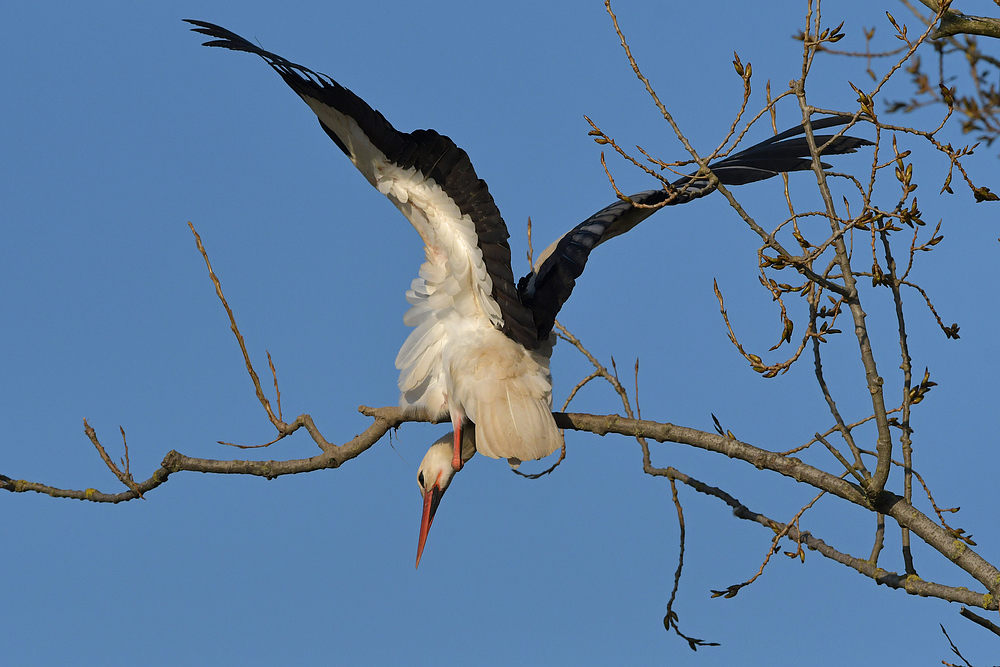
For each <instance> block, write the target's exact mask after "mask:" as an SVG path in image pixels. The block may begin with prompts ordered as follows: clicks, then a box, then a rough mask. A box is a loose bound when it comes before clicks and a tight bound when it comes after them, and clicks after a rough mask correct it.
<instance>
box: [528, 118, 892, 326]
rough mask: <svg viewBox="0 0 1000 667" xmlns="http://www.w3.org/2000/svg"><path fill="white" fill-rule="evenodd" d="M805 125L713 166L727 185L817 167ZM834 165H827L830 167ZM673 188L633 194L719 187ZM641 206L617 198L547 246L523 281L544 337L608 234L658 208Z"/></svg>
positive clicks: (683, 194)
mask: <svg viewBox="0 0 1000 667" xmlns="http://www.w3.org/2000/svg"><path fill="white" fill-rule="evenodd" d="M849 120H850V119H849V118H843V117H840V116H835V117H832V118H823V119H820V120H817V121H814V122H813V123H812V126H813V129H814V130H821V129H823V128H827V127H832V126H835V125H843V124H844V123H847V122H848V121H849ZM804 132H805V129H804V128H803V127H802V126H801V125H800V126H798V127H795V128H792V129H790V130H786V131H785V132H782V133H781V134H778V135H776V136H774V137H771V138H770V139H767V140H765V141H762V142H760V143H759V144H757V145H755V146H751V147H750V148H748V149H746V150H745V151H742V152H740V153H737V154H735V155H731V156H729V157H727V158H725V159H723V160H719V161H718V162H715V163H713V164H710V165H709V168H710V169H711V170H712V173H714V174H715V175H716V176H717V177H718V179H719V182H721V183H722V184H723V185H743V184H745V183H753V182H755V181H762V180H764V179H766V178H771V177H772V176H776V175H778V174H779V173H781V172H786V171H802V170H805V169H810V168H812V158H811V157H810V154H809V145H808V143H807V140H806V138H805V137H804V136H799V135H801V134H803V133H804ZM831 139H833V135H816V136H815V140H816V144H817V145H818V146H822V145H823V144H826V143H827V142H829V141H830V140H831ZM871 143H872V142H870V141H868V140H867V139H861V138H858V137H848V136H843V137H838V138H837V139H835V140H833V142H832V143H831V144H830V145H829V146H827V147H826V149H825V150H824V151H823V154H824V155H837V154H841V153H853V152H854V151H855V150H857V148H858V147H859V146H868V145H871ZM829 166H830V165H827V164H824V165H823V167H824V168H829ZM672 186H673V189H672V190H671V191H667V190H663V189H661V190H647V191H646V192H640V193H639V194H636V195H632V196H631V197H629V199H630V200H631V201H632V202H634V203H636V204H639V205H640V206H643V205H645V206H654V205H656V204H663V205H674V204H684V203H686V202H689V201H691V200H693V199H698V198H700V197H704V196H705V195H707V194H710V193H711V192H712V191H713V190H715V186H714V185H712V183H711V182H710V181H709V178H708V177H707V176H697V175H692V176H685V177H684V178H681V179H679V180H677V181H675V182H674V183H673V184H672ZM640 206H635V205H633V204H632V203H630V202H627V201H617V202H615V203H614V204H611V205H610V206H608V207H606V208H603V209H601V210H600V211H598V212H597V213H595V214H594V215H592V216H590V217H589V218H587V219H586V220H584V221H583V222H581V223H580V224H579V225H577V226H576V227H574V228H573V229H571V230H569V231H568V232H566V234H564V235H563V236H562V237H560V238H559V239H558V240H556V241H555V242H554V243H553V244H552V245H550V246H549V247H548V248H546V249H545V251H544V252H542V254H541V255H539V257H538V259H537V260H536V261H535V266H534V267H533V269H534V270H533V271H532V272H531V273H529V274H528V275H527V276H525V277H524V278H521V280H520V282H519V283H518V292H519V293H520V297H521V302H522V303H523V304H524V305H526V306H527V307H528V308H529V309H530V310H531V312H532V314H533V315H534V320H535V326H536V327H537V335H538V337H539V339H544V338H545V337H546V336H548V335H549V332H550V331H551V330H552V325H553V323H554V322H555V318H556V315H557V314H558V313H559V309H560V308H562V305H563V304H564V303H565V302H566V299H568V298H569V295H570V294H571V293H572V292H573V287H574V285H576V279H577V278H578V277H579V276H580V274H581V273H583V269H584V266H586V264H587V258H588V257H589V256H590V251H591V250H593V249H594V248H596V247H597V246H599V245H600V244H602V243H604V242H605V241H607V240H608V239H611V238H614V237H615V236H618V235H620V234H624V233H625V232H627V231H629V230H630V229H632V228H633V227H635V226H636V225H638V224H639V223H640V222H642V221H643V220H645V219H646V218H648V217H649V216H651V215H652V214H653V213H655V212H656V211H657V210H659V209H657V208H644V207H640Z"/></svg>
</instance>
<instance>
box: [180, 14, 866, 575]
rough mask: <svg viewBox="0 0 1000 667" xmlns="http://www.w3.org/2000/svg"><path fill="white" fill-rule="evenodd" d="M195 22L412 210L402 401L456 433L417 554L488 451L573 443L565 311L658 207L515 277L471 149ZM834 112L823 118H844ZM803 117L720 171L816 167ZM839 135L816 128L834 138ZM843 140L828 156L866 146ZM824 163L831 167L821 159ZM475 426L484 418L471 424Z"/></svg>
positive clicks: (610, 211)
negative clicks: (558, 409)
mask: <svg viewBox="0 0 1000 667" xmlns="http://www.w3.org/2000/svg"><path fill="white" fill-rule="evenodd" d="M187 22H188V23H191V24H192V25H194V26H196V27H195V28H193V29H192V30H194V31H195V32H198V33H201V34H204V35H207V36H209V37H212V38H214V39H213V40H212V41H208V42H205V43H204V45H205V46H219V47H224V48H227V49H232V50H234V51H246V52H249V53H253V54H256V55H258V56H260V57H261V58H263V59H264V61H265V62H267V64H268V65H270V66H271V68H272V69H274V71H276V72H277V73H278V74H279V75H280V76H281V78H282V79H284V81H285V83H287V84H288V85H289V87H291V89H292V90H293V91H295V92H296V93H297V94H298V95H299V96H300V97H301V98H302V100H303V101H304V102H305V103H306V104H308V105H309V108H311V109H312V110H313V112H314V113H315V114H316V116H317V117H318V118H319V122H320V126H321V127H322V128H323V130H324V131H325V132H326V133H327V135H329V137H330V138H331V139H332V140H333V142H334V143H335V144H337V146H338V147H339V148H340V149H341V150H342V151H343V152H344V153H345V154H346V155H347V157H348V158H350V160H351V162H353V163H354V166H355V167H357V168H358V170H359V171H360V172H361V173H362V175H363V176H364V177H365V178H366V179H367V180H368V182H369V183H370V184H371V185H372V186H373V187H375V188H376V189H377V190H378V191H379V192H381V193H382V194H384V195H385V196H386V197H388V198H389V200H390V201H391V202H392V203H393V204H395V205H396V207H397V208H398V209H399V210H400V211H401V212H402V213H403V215H404V216H406V218H407V219H408V220H409V221H410V223H411V224H412V225H413V227H414V228H415V229H416V230H417V233H418V234H420V237H421V238H422V239H423V241H424V250H425V254H426V258H427V261H426V262H425V263H424V264H423V265H422V266H421V267H420V273H419V277H418V278H416V279H415V280H414V281H413V284H412V286H411V288H410V290H409V291H408V292H407V293H406V298H407V301H409V302H410V304H411V308H410V309H409V311H408V312H407V313H406V315H405V316H404V319H403V321H404V322H405V323H406V324H407V325H409V326H411V327H413V328H414V330H413V331H412V332H411V333H410V335H409V337H408V338H407V339H406V342H405V343H404V344H403V347H402V349H400V351H399V355H398V356H397V357H396V367H397V368H398V369H399V370H400V375H399V389H400V392H401V397H400V405H401V406H402V407H403V408H405V409H411V410H422V411H423V412H424V413H425V414H427V415H428V416H430V417H431V418H432V419H441V418H443V417H444V416H445V415H450V417H451V423H452V426H453V432H452V433H449V434H448V435H446V436H445V437H443V438H441V439H440V440H438V441H437V442H435V444H434V445H433V446H432V447H431V448H430V450H429V451H428V452H427V455H426V456H425V457H424V460H423V462H422V463H421V464H420V469H419V474H418V482H419V484H420V489H421V493H422V494H423V496H424V511H423V518H422V521H421V529H420V541H419V545H418V551H417V564H418V565H419V563H420V556H421V553H422V552H423V547H424V541H425V539H426V537H427V531H428V530H429V529H430V525H431V522H432V521H433V518H434V513H435V511H436V509H437V505H438V502H439V501H440V499H441V496H442V495H443V494H444V491H445V489H447V488H448V484H449V483H450V481H451V478H452V476H453V475H454V473H455V472H456V471H458V470H460V469H461V468H462V465H463V464H464V462H465V461H467V460H469V459H470V458H471V457H472V456H473V455H474V454H475V453H476V452H477V451H478V452H479V453H480V454H484V455H486V456H489V457H492V458H506V459H507V460H508V462H509V463H510V464H511V465H512V466H514V467H516V466H517V465H518V464H520V462H521V461H527V460H534V459H540V458H542V457H545V456H548V455H549V454H551V453H552V452H554V451H555V450H556V449H558V448H559V447H560V445H561V443H562V438H561V435H560V433H559V429H558V428H557V427H556V424H555V420H554V419H553V417H552V412H551V409H552V380H551V375H550V372H549V357H550V356H551V354H552V346H553V344H554V342H555V337H554V336H553V335H552V326H553V323H554V321H555V317H556V315H557V314H558V312H559V309H560V308H561V307H562V304H563V303H565V301H566V299H567V298H569V295H570V293H571V292H572V290H573V287H574V285H575V284H576V278H578V277H579V276H580V274H581V273H582V272H583V268H584V266H585V264H586V262H587V258H588V256H589V254H590V251H591V250H593V249H594V248H595V247H596V246H598V245H599V244H601V243H603V242H604V241H607V240H608V239H610V238H613V237H615V236H618V235H619V234H623V233H624V232H627V231H628V230H630V229H632V228H633V227H635V226H636V225H637V224H639V223H640V222H642V221H643V220H644V219H646V218H647V217H649V216H650V215H651V214H652V213H653V212H654V211H655V210H656V209H654V208H638V207H636V206H633V205H632V204H631V203H629V202H626V201H618V202H615V203H614V204H611V205H610V206H608V207H606V208H604V209H602V210H601V211H599V212H597V213H595V214H594V215H592V216H591V217H589V218H588V219H587V220H585V221H583V222H582V223H580V224H579V225H577V226H576V227H574V228H573V229H571V230H570V231H569V232H567V233H566V234H564V235H563V236H562V237H560V238H559V239H558V240H557V241H556V242H555V243H553V244H552V245H551V246H549V247H548V248H547V249H546V250H545V251H544V252H543V253H542V254H541V255H540V256H539V257H538V259H537V261H536V262H535V265H534V267H533V268H532V271H531V273H529V274H528V275H527V276H525V277H524V278H522V279H521V280H520V281H518V282H517V283H515V282H514V274H513V270H512V269H511V261H510V246H509V245H508V244H507V238H508V236H509V235H508V233H507V226H506V224H504V221H503V218H501V217H500V211H499V210H498V209H497V206H496V204H495V203H494V201H493V197H492V195H490V192H489V189H488V187H487V185H486V183H485V182H484V181H482V180H480V179H479V177H478V176H476V172H475V170H474V169H473V167H472V163H471V162H470V161H469V156H468V155H467V154H466V153H465V151H463V150H462V149H461V148H459V147H458V146H456V145H455V143H454V142H453V141H452V140H451V139H449V138H448V137H446V136H443V135H440V134H438V133H437V132H435V131H434V130H416V131H414V132H411V133H403V132H399V131H398V130H396V129H395V128H394V127H393V126H392V125H390V124H389V122H388V121H387V120H386V119H385V118H384V117H383V116H382V114H381V113H379V112H378V111H376V110H375V109H372V108H371V107H370V106H369V105H368V104H366V103H365V102H364V100H362V99H361V98H359V97H358V96H357V95H355V94H354V93H352V92H351V91H350V90H348V89H347V88H345V87H343V86H341V85H340V84H339V83H337V82H336V81H334V80H333V79H331V78H330V77H328V76H326V75H324V74H318V73H316V72H314V71H312V70H310V69H308V68H306V67H303V66H302V65H297V64H295V63H292V62H290V61H288V60H285V59H284V58H282V57H281V56H278V55H275V54H273V53H270V52H268V51H265V50H263V49H261V48H260V47H258V46H256V45H255V44H252V43H251V42H249V41H247V40H246V39H244V38H242V37H240V36H239V35H237V34H235V33H233V32H230V31H229V30H226V29H225V28H222V27H220V26H217V25H214V24H212V23H206V22H204V21H194V20H188V21H187ZM846 120H847V119H843V118H827V119H822V120H818V121H816V122H814V123H813V124H812V126H813V128H814V129H822V128H824V127H830V126H832V125H838V124H842V123H845V122H846ZM803 131H804V130H803V128H802V127H797V128H794V129H792V130H788V131H786V132H783V133H781V134H779V135H777V136H775V137H772V138H770V139H768V140H766V141H763V142H761V143H759V144H757V145H756V146H753V147H752V148H749V149H747V150H745V151H743V152H741V153H738V154H736V155H733V156H731V157H728V158H726V159H723V160H720V161H719V162H717V163H714V164H712V165H710V168H711V170H712V172H713V173H714V174H715V175H716V177H718V179H719V182H721V183H723V184H725V185H742V184H744V183H751V182H754V181H759V180H763V179H766V178H770V177H771V176H774V175H776V174H778V173H780V172H784V171H797V170H803V169H809V168H811V166H812V161H811V158H809V147H808V145H807V143H806V140H805V137H802V136H798V135H801V134H802V133H803ZM831 138H832V137H831V136H817V137H816V142H817V144H824V143H826V142H827V141H829V140H830V139H831ZM869 143H870V142H868V141H866V140H864V139H858V138H854V137H840V138H838V139H836V140H834V141H833V142H832V143H831V144H830V145H829V146H828V147H827V148H826V150H825V153H826V154H837V153H848V152H853V151H854V150H855V149H856V148H857V147H858V146H861V145H865V144H869ZM824 166H827V165H824ZM714 189H715V185H714V184H713V183H712V182H711V181H710V180H709V178H708V177H707V176H688V177H684V178H682V179H680V180H678V181H677V182H676V183H674V189H672V190H670V191H667V190H664V189H660V190H649V191H646V192H642V193H639V194H636V195H633V196H632V197H631V198H630V199H631V201H633V202H636V203H639V204H659V203H665V204H681V203H685V202H688V201H691V200H693V199H697V198H699V197H703V196H705V195H707V194H709V193H710V192H712V191H713V190H714ZM473 426H474V429H473V428H472V427H473Z"/></svg>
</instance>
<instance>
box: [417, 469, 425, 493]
mask: <svg viewBox="0 0 1000 667" xmlns="http://www.w3.org/2000/svg"><path fill="white" fill-rule="evenodd" d="M417 484H419V485H420V488H421V489H422V488H424V473H423V472H421V473H419V474H418V475H417Z"/></svg>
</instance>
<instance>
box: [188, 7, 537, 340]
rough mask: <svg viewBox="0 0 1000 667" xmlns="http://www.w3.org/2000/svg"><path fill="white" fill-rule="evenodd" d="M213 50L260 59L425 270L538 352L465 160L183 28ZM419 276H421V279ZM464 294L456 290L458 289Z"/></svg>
mask: <svg viewBox="0 0 1000 667" xmlns="http://www.w3.org/2000/svg"><path fill="white" fill-rule="evenodd" d="M187 22H188V23H190V24H192V25H194V26H196V27H195V28H192V30H194V31H195V32H198V33H201V34H203V35H207V36H209V37H212V38H214V39H213V40H211V41H208V42H205V46H219V47H223V48H226V49H230V50H233V51H246V52H247V53H253V54H255V55H258V56H260V57H261V58H263V59H264V61H265V62H267V64H268V65H270V66H271V68H272V69H274V71H275V72H277V73H278V74H279V75H280V76H281V78H282V79H284V81H285V83H287V84H288V86H289V87H290V88H291V89H292V90H293V91H295V92H296V93H297V94H298V95H299V97H301V98H302V99H303V100H304V101H305V103H306V104H308V105H309V107H310V108H311V109H312V110H313V112H314V113H315V114H316V116H317V117H318V118H319V122H320V125H321V126H322V128H323V130H324V131H325V132H326V133H327V134H328V135H329V136H330V138H331V139H332V140H333V141H334V143H335V144H337V146H338V147H340V150H342V151H343V152H344V154H346V155H347V157H348V158H350V160H351V162H353V163H354V166H356V167H357V168H358V170H359V171H360V172H361V173H362V175H364V177H365V178H366V179H367V180H368V182H369V183H371V184H372V186H374V187H375V188H376V189H378V191H379V192H381V193H382V194H384V195H385V196H386V197H388V198H389V199H390V200H391V201H392V202H393V204H395V205H396V207H397V208H399V210H400V211H401V212H402V213H403V215H405V216H406V217H407V219H409V221H410V222H411V223H412V224H413V226H414V227H415V228H416V230H417V231H418V232H419V233H420V236H421V237H422V238H423V240H424V243H425V245H426V246H427V257H428V262H429V263H431V264H433V265H435V266H438V267H442V268H443V267H445V266H448V267H450V269H449V270H450V272H451V273H452V274H453V275H459V276H462V277H463V280H464V277H466V276H468V277H469V278H470V279H471V285H472V287H471V289H473V291H474V292H475V294H474V296H475V300H476V302H477V304H478V306H479V308H480V310H481V311H482V312H483V313H485V314H486V315H487V316H488V317H489V318H490V320H491V321H492V322H493V324H494V325H495V326H496V327H497V328H499V329H500V330H501V331H503V332H504V333H505V334H506V335H507V336H508V337H509V338H511V339H513V340H515V341H517V342H519V343H521V344H522V345H524V346H525V347H527V348H529V349H532V348H535V347H537V346H538V339H537V337H536V336H535V332H534V323H533V320H532V315H531V312H530V311H529V310H528V309H527V308H525V307H524V306H523V305H522V304H521V301H520V299H519V298H518V294H517V290H516V287H515V283H514V274H513V272H512V271H511V267H510V246H509V245H508V244H507V238H508V233H507V226H506V225H505V224H504V221H503V218H502V217H501V216H500V211H499V210H498V209H497V206H496V203H495V202H494V201H493V196H492V195H491V194H490V191H489V188H488V187H487V185H486V183H485V182H484V181H483V180H481V179H480V178H479V177H478V176H477V175H476V171H475V169H473V167H472V162H470V161H469V156H468V155H467V154H466V152H465V151H463V150H462V149H461V148H459V147H458V146H456V145H455V143H454V142H453V141H452V140H451V139H449V138H448V137H446V136H443V135H441V134H438V133H437V132H435V131H434V130H416V131H414V132H411V133H405V132H399V131H398V130H396V129H395V128H394V127H393V126H392V125H391V124H390V123H389V121H387V120H386V119H385V118H384V117H383V116H382V114H381V113H379V112H378V111H376V110H375V109H373V108H371V107H370V106H369V105H368V104H367V103H365V101H364V100H362V99H361V98H360V97H358V96H357V95H355V94H354V93H352V92H351V91H350V90H348V89H347V88H345V87H343V86H341V85H340V84H339V83H337V82H336V81H334V80H333V79H331V78H330V77H328V76H326V75H324V74H318V73H316V72H314V71H312V70H311V69H309V68H307V67H303V66H302V65H297V64H295V63H293V62H290V61H288V60H285V59H284V58H282V57H281V56H278V55H275V54H273V53H270V52H269V51H265V50H264V49H261V48H260V47H258V46H257V45H255V44H253V43H251V42H249V41H247V40H246V39H244V38H243V37H240V36H239V35H237V34H236V33H233V32H231V31H229V30H226V29H225V28H222V27H220V26H217V25H214V24H212V23H206V22H205V21H194V20H187ZM422 273H423V272H422ZM463 287H464V284H463Z"/></svg>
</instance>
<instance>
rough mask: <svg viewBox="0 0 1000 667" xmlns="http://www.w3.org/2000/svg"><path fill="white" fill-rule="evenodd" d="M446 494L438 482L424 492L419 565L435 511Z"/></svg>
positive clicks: (418, 565)
mask: <svg viewBox="0 0 1000 667" xmlns="http://www.w3.org/2000/svg"><path fill="white" fill-rule="evenodd" d="M443 496H444V491H442V490H441V487H439V486H438V485H437V484H435V485H434V486H432V487H431V488H430V489H428V490H427V493H425V494H424V513H423V516H421V517H420V540H419V541H418V542H417V565H416V567H420V556H421V555H423V553H424V542H426V541H427V533H428V531H430V529H431V524H432V523H434V513H435V512H437V508H438V503H440V502H441V498H442V497H443Z"/></svg>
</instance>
